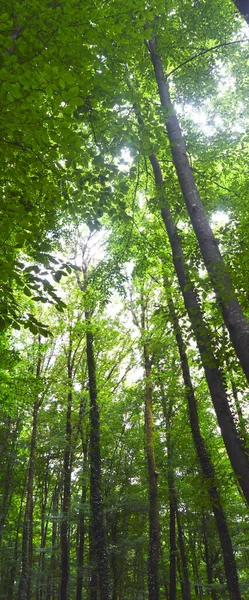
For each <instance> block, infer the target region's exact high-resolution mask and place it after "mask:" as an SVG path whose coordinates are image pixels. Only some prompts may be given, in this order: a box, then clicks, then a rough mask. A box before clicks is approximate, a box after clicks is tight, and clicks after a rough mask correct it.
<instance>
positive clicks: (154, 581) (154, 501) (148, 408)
mask: <svg viewBox="0 0 249 600" xmlns="http://www.w3.org/2000/svg"><path fill="white" fill-rule="evenodd" d="M142 320H143V324H142V332H143V333H145V331H144V315H143V316H142ZM143 352H144V370H145V377H146V379H145V432H146V455H147V464H148V481H149V555H148V590H149V600H158V599H159V574H158V571H159V547H160V540H159V509H158V491H157V480H158V473H157V470H156V460H155V451H154V435H153V407H152V395H153V390H152V381H151V363H150V358H149V350H148V345H147V344H146V343H145V344H144V347H143Z"/></svg>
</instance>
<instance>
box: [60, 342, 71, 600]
mask: <svg viewBox="0 0 249 600" xmlns="http://www.w3.org/2000/svg"><path fill="white" fill-rule="evenodd" d="M69 344H70V345H69V353H68V357H67V377H68V395H67V416H66V444H65V450H64V460H63V494H62V519H61V528H60V530H61V531H60V534H61V584H60V600H67V596H68V584H69V573H70V541H69V531H70V527H69V510H70V495H71V460H70V458H71V438H72V425H71V413H72V400H73V397H72V362H71V352H72V341H71V338H70V342H69Z"/></svg>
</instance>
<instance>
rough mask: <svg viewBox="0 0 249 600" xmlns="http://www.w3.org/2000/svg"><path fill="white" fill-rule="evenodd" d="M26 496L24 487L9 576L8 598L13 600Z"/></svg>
mask: <svg viewBox="0 0 249 600" xmlns="http://www.w3.org/2000/svg"><path fill="white" fill-rule="evenodd" d="M24 496H25V488H24V489H23V493H22V498H21V503H20V510H19V515H18V522H17V530H16V538H15V546H14V556H13V561H12V567H11V569H10V577H9V584H8V592H7V600H12V598H13V595H14V584H15V574H16V566H17V559H18V542H19V531H20V528H21V527H20V525H21V517H22V507H23V500H24Z"/></svg>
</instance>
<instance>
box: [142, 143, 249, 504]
mask: <svg viewBox="0 0 249 600" xmlns="http://www.w3.org/2000/svg"><path fill="white" fill-rule="evenodd" d="M150 162H151V165H152V168H153V171H154V176H155V182H156V185H157V186H158V189H159V193H160V199H161V201H162V202H163V203H164V207H163V208H162V217H163V221H164V224H165V228H166V230H167V233H168V237H169V241H170V245H171V249H172V255H173V262H174V266H175V270H176V274H177V277H178V281H179V284H180V288H181V291H182V295H183V299H184V303H185V307H186V310H187V312H188V316H189V319H190V322H191V324H192V328H193V332H194V334H195V338H196V341H197V346H198V349H199V352H200V355H201V359H202V364H203V368H204V371H205V375H206V380H207V383H208V387H209V390H210V394H211V398H212V401H213V406H214V409H215V412H216V415H217V419H218V423H219V426H220V429H221V434H222V437H223V440H224V444H225V446H226V450H227V454H228V456H229V459H230V461H231V465H232V467H233V470H234V472H235V475H236V477H237V478H238V483H239V485H240V486H241V489H242V491H243V493H244V495H245V498H246V501H247V503H248V504H249V459H248V455H247V452H246V449H245V447H244V445H243V443H242V441H241V439H240V437H239V434H238V432H237V430H236V427H235V423H234V420H233V416H232V413H231V410H230V407H229V403H228V399H227V395H226V390H225V386H224V384H223V381H222V377H221V374H220V371H219V367H218V365H217V361H216V359H215V357H214V353H213V349H212V344H211V340H212V335H211V332H210V331H209V329H208V328H207V326H206V324H205V320H204V317H203V315H202V312H201V309H200V305H199V302H198V299H197V295H196V292H195V290H194V288H193V285H192V282H191V280H190V278H189V275H188V269H187V266H186V263H185V261H184V256H183V251H182V247H181V243H180V239H179V236H178V233H177V230H176V226H175V223H174V221H173V219H172V217H171V213H170V210H169V208H168V206H167V204H166V198H165V194H164V192H163V178H162V172H161V168H160V165H159V162H158V160H157V157H156V156H155V155H154V154H152V155H151V156H150Z"/></svg>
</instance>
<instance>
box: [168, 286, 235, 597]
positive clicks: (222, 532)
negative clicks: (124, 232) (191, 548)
mask: <svg viewBox="0 0 249 600" xmlns="http://www.w3.org/2000/svg"><path fill="white" fill-rule="evenodd" d="M168 306H169V312H170V316H171V320H172V323H173V327H174V333H175V337H176V342H177V346H178V351H179V355H180V360H181V367H182V374H183V380H184V384H185V393H186V398H187V402H188V412H189V420H190V427H191V431H192V436H193V441H194V445H195V449H196V452H197V456H198V459H199V462H200V466H201V470H202V473H203V476H204V478H205V480H206V482H207V487H208V493H209V498H210V501H211V506H212V509H213V513H214V517H215V521H216V526H217V530H218V534H219V538H220V543H221V548H222V554H223V560H224V567H225V574H226V580H227V588H228V591H229V598H230V600H241V595H240V590H239V582H238V575H237V568H236V563H235V558H234V553H233V546H232V542H231V538H230V535H229V531H228V527H227V522H226V517H225V513H224V511H223V507H222V503H221V498H220V493H219V489H218V487H217V485H216V481H215V480H216V475H215V471H214V466H213V463H212V461H211V457H210V456H209V454H208V452H207V449H206V446H205V442H204V439H203V437H202V435H201V432H200V426H199V419H198V413H197V405H196V398H195V393H194V388H193V385H192V381H191V377H190V371H189V365H188V358H187V354H186V352H185V349H184V342H183V338H182V334H181V330H180V327H179V323H178V319H177V316H176V312H175V309H174V305H173V300H172V298H171V296H170V295H168Z"/></svg>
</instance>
